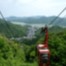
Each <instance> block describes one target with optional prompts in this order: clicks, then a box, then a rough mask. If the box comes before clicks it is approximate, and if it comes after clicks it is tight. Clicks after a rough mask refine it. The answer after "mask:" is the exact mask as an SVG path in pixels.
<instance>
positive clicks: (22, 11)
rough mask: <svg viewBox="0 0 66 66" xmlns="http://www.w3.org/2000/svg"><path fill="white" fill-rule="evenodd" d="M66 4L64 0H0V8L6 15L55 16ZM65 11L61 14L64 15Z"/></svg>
mask: <svg viewBox="0 0 66 66" xmlns="http://www.w3.org/2000/svg"><path fill="white" fill-rule="evenodd" d="M65 6H66V0H0V10H1V12H2V13H3V15H4V16H5V17H8V16H18V17H23V16H54V15H55V16H56V15H58V14H59V13H60V12H61V11H62V10H63V8H64V7H65ZM65 15H66V11H65V12H64V13H63V14H62V15H61V16H65Z"/></svg>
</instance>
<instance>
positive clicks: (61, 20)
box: [7, 16, 66, 27]
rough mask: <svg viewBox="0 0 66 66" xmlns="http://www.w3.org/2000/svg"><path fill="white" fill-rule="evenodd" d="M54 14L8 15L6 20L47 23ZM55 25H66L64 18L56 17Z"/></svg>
mask: <svg viewBox="0 0 66 66" xmlns="http://www.w3.org/2000/svg"><path fill="white" fill-rule="evenodd" d="M54 18H56V16H50V17H46V16H33V17H15V16H12V17H8V18H7V20H9V21H16V22H25V23H31V24H37V23H38V24H49V23H50V22H51V21H52V20H53V19H54ZM53 24H55V25H61V26H64V27H65V26H66V18H61V17H58V19H57V20H56V21H55V22H54V23H53Z"/></svg>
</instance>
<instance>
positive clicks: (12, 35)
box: [0, 11, 14, 37]
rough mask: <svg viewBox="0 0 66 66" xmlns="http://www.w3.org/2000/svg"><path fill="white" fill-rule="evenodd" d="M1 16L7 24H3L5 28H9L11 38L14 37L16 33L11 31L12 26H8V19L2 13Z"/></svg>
mask: <svg viewBox="0 0 66 66" xmlns="http://www.w3.org/2000/svg"><path fill="white" fill-rule="evenodd" d="M0 15H1V17H2V19H3V20H4V22H5V24H4V23H2V25H3V26H5V28H7V30H8V33H9V34H10V37H14V33H13V30H12V29H11V27H10V25H9V24H8V22H7V21H6V19H5V18H4V16H3V14H2V12H1V11H0Z"/></svg>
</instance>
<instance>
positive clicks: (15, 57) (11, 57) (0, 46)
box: [0, 36, 24, 66]
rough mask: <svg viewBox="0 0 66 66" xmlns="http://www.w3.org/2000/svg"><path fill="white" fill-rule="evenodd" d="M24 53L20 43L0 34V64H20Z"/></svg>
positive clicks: (9, 65)
mask: <svg viewBox="0 0 66 66" xmlns="http://www.w3.org/2000/svg"><path fill="white" fill-rule="evenodd" d="M23 62H24V53H23V50H22V48H21V47H20V45H18V44H17V43H14V42H12V41H9V40H8V39H6V38H5V37H2V36H0V66H21V65H22V63H23Z"/></svg>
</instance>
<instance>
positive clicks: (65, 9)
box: [48, 7, 66, 25]
mask: <svg viewBox="0 0 66 66" xmlns="http://www.w3.org/2000/svg"><path fill="white" fill-rule="evenodd" d="M65 10H66V7H65V8H64V9H63V10H62V11H61V12H60V13H59V14H58V16H57V17H55V18H54V19H53V20H52V21H51V22H50V23H49V24H48V25H51V24H52V23H54V22H55V21H56V20H57V18H58V17H59V16H60V15H61V14H62V13H63V12H64V11H65Z"/></svg>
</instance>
